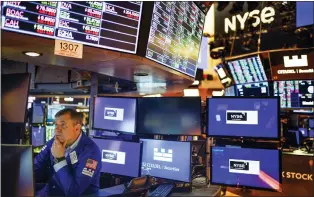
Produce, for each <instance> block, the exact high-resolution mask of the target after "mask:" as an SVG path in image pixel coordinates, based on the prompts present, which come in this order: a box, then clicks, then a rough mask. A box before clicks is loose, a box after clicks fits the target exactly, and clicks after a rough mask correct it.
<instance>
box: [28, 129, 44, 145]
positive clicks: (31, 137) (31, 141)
mask: <svg viewBox="0 0 314 197" xmlns="http://www.w3.org/2000/svg"><path fill="white" fill-rule="evenodd" d="M34 128H39V126H31V127H30V131H31V135H30V144H31V145H32V146H33V147H42V146H44V145H45V144H46V143H47V140H46V127H45V126H42V127H41V129H43V130H44V143H43V145H39V146H34V145H33V129H34Z"/></svg>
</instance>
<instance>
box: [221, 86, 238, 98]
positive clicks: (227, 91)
mask: <svg viewBox="0 0 314 197" xmlns="http://www.w3.org/2000/svg"><path fill="white" fill-rule="evenodd" d="M234 88H235V87H234V86H230V87H228V88H226V89H225V93H224V96H235V95H236V94H235V89H234Z"/></svg>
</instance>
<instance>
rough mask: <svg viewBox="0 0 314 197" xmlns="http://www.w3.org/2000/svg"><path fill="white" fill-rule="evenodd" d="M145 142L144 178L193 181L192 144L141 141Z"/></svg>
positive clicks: (143, 157) (143, 155) (143, 158)
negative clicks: (145, 176) (148, 176)
mask: <svg viewBox="0 0 314 197" xmlns="http://www.w3.org/2000/svg"><path fill="white" fill-rule="evenodd" d="M141 141H142V142H143V153H142V176H143V175H151V176H153V177H158V178H163V179H169V180H176V181H182V182H190V181H191V144H190V142H176V141H164V140H148V139H141Z"/></svg>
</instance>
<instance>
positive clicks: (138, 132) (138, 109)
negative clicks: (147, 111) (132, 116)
mask: <svg viewBox="0 0 314 197" xmlns="http://www.w3.org/2000/svg"><path fill="white" fill-rule="evenodd" d="M185 98H199V99H200V103H199V105H200V106H199V109H200V115H199V116H200V117H199V118H200V119H199V120H200V122H199V133H198V134H197V135H191V134H183V135H182V134H181V135H180V134H178V135H175V134H164V133H145V132H140V129H138V128H140V127H139V126H138V125H139V122H138V121H137V127H136V128H137V129H138V130H137V134H144V135H162V136H201V135H202V98H201V97H200V96H190V97H179V96H175V97H140V98H138V100H137V111H140V107H139V104H138V101H139V100H141V99H185ZM137 120H139V118H138V117H137Z"/></svg>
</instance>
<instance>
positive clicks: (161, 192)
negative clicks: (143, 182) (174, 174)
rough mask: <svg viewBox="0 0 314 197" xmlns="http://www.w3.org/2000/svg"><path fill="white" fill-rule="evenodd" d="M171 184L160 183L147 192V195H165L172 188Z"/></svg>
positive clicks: (163, 196) (161, 196)
mask: <svg viewBox="0 0 314 197" xmlns="http://www.w3.org/2000/svg"><path fill="white" fill-rule="evenodd" d="M173 187H174V185H173V184H161V185H159V186H158V187H157V188H156V189H155V190H154V191H153V192H151V193H149V194H148V197H166V196H168V195H169V194H170V192H171V190H172V189H173Z"/></svg>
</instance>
